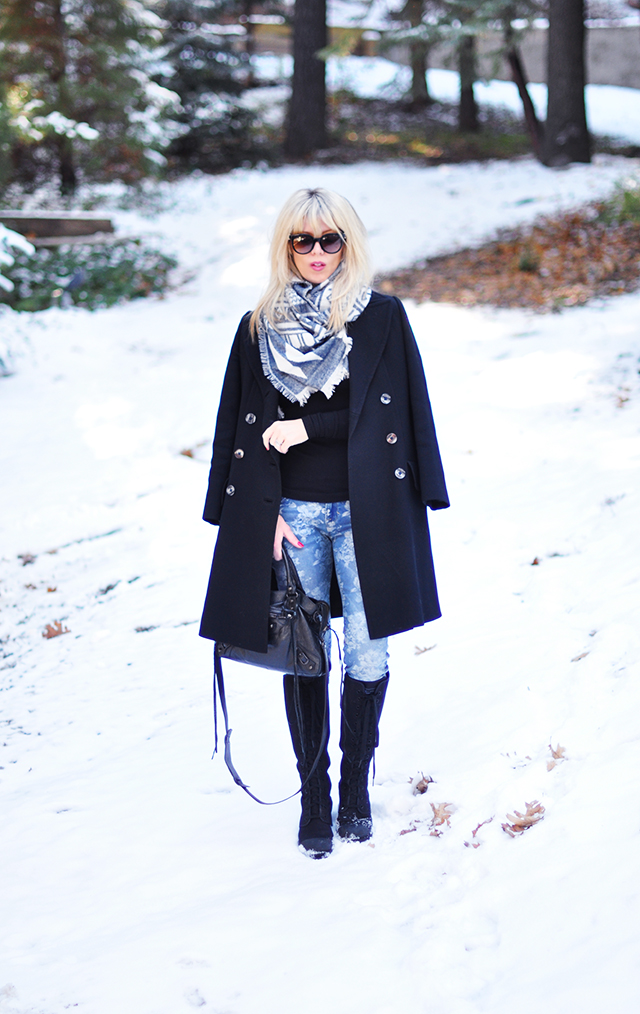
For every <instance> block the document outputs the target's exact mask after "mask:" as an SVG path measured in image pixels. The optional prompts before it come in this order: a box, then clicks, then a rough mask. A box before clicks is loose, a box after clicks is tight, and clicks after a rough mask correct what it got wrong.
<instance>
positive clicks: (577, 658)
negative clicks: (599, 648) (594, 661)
mask: <svg viewBox="0 0 640 1014" xmlns="http://www.w3.org/2000/svg"><path fill="white" fill-rule="evenodd" d="M588 654H589V652H588V651H583V652H582V654H581V655H576V657H575V658H572V659H571V661H572V662H579V661H580V659H581V658H586V657H587V655H588Z"/></svg>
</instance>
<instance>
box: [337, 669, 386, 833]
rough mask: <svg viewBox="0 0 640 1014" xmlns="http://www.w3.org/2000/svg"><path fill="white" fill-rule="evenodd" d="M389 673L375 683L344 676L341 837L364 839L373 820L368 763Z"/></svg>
mask: <svg viewBox="0 0 640 1014" xmlns="http://www.w3.org/2000/svg"><path fill="white" fill-rule="evenodd" d="M388 682H389V674H388V673H387V675H386V676H383V677H382V679H379V680H376V681H375V683H364V682H363V681H362V680H354V679H352V677H351V676H345V678H344V687H343V690H342V727H341V729H340V749H341V750H342V764H341V766H340V805H339V808H338V834H339V835H340V837H341V838H351V839H354V840H356V841H366V840H367V839H368V838H370V837H371V834H372V831H373V821H372V820H371V805H370V803H369V788H368V781H369V765H370V763H371V758H372V757H373V751H374V750H375V748H376V747H377V745H378V723H379V721H380V715H381V713H382V706H383V704H384V698H385V694H386V692H387V684H388Z"/></svg>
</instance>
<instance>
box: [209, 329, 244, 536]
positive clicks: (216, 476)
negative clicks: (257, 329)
mask: <svg viewBox="0 0 640 1014" xmlns="http://www.w3.org/2000/svg"><path fill="white" fill-rule="evenodd" d="M244 323H245V318H243V319H242V321H241V322H240V326H239V327H238V330H237V331H236V336H235V339H234V342H233V345H232V347H231V354H230V356H229V362H228V363H227V370H226V373H225V375H224V382H223V384H222V394H221V395H220V407H219V408H218V418H217V421H216V431H215V436H214V438H213V457H212V459H211V469H210V471H209V486H208V489H207V498H206V501H205V505H204V514H203V518H204V520H205V521H208V522H209V523H210V524H212V525H217V524H219V523H220V514H221V513H222V504H223V503H224V491H225V487H226V482H227V477H228V475H229V469H230V467H231V456H232V454H233V439H234V437H235V434H236V428H237V425H238V414H239V411H240V398H241V368H240V349H241V343H242V333H243V324H244Z"/></svg>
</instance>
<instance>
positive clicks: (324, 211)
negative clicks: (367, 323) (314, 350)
mask: <svg viewBox="0 0 640 1014" xmlns="http://www.w3.org/2000/svg"><path fill="white" fill-rule="evenodd" d="M320 223H323V224H324V227H325V228H329V229H330V230H335V232H342V233H343V234H344V236H345V244H344V247H343V248H342V249H343V254H342V261H341V264H342V270H341V271H340V273H339V274H338V277H337V278H336V280H335V282H334V285H333V291H332V297H331V313H330V314H329V321H328V324H329V329H330V330H331V331H333V332H336V331H340V330H341V329H342V328H343V327H344V325H345V323H346V321H347V317H348V316H349V313H350V311H351V309H352V307H353V304H354V303H355V301H356V299H357V297H358V295H359V294H360V292H361V291H362V289H363V288H364V287H365V286H366V285H368V284H369V280H370V277H371V268H370V262H369V244H368V240H367V231H366V229H365V227H364V225H363V224H362V222H361V220H360V218H359V217H358V215H357V214H356V212H355V211H354V209H353V208H352V206H351V205H350V204H349V201H348V200H347V199H346V198H345V197H341V196H340V194H336V193H334V192H333V191H332V190H323V189H320V188H318V189H317V190H296V192H295V193H294V194H292V195H291V197H290V198H289V200H288V201H287V202H286V203H285V205H284V207H283V208H282V211H281V212H280V214H279V215H278V218H277V219H276V224H275V227H274V230H273V238H272V240H271V250H270V260H271V276H270V278H269V284H268V285H267V288H266V291H265V293H264V295H263V296H262V298H261V299H260V300H259V302H258V305H257V306H256V308H255V310H254V311H253V313H252V314H251V320H250V328H251V334H252V335H253V336H254V337H255V335H256V334H257V330H258V321H259V319H260V316H261V314H264V315H265V317H266V318H267V320H269V322H270V323H271V324H273V325H274V327H277V326H278V321H279V320H283V319H285V318H286V316H287V311H286V304H285V299H284V293H285V288H286V286H287V284H288V283H289V282H291V281H294V280H295V279H297V278H300V275H299V274H298V272H297V271H296V268H295V264H294V261H293V256H292V252H291V245H290V243H289V236H291V235H292V234H293V233H295V232H302V231H305V232H306V231H310V232H311V233H312V234H313V235H314V236H318V235H320V233H321V231H322V226H321V224H320Z"/></svg>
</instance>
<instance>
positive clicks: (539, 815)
mask: <svg viewBox="0 0 640 1014" xmlns="http://www.w3.org/2000/svg"><path fill="white" fill-rule="evenodd" d="M524 805H525V806H526V808H527V810H526V813H520V812H519V811H518V810H515V811H514V812H513V813H508V814H507V820H508V821H510V823H508V824H503V825H502V830H503V831H506V832H507V834H508V835H510V837H511V838H515V837H516V835H519V834H524V832H525V831H528V830H529V828H530V827H533V825H534V824H538V823H539V822H540V821H541V820H542V819H543V817H544V806H543V805H542V803H539V802H538V800H537V799H534V800H533V801H532V802H531V803H525V804H524Z"/></svg>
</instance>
